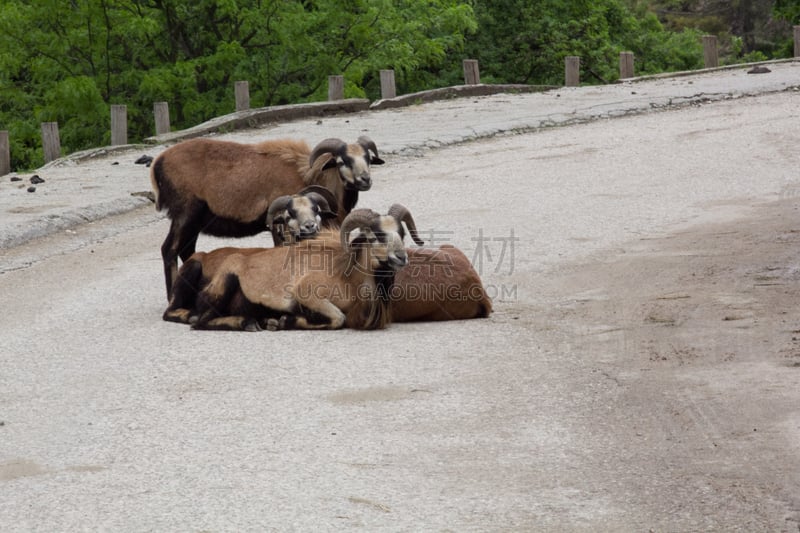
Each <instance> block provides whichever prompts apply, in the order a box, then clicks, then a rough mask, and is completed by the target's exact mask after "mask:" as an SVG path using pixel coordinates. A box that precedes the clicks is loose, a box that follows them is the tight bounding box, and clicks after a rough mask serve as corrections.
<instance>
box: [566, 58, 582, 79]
mask: <svg viewBox="0 0 800 533" xmlns="http://www.w3.org/2000/svg"><path fill="white" fill-rule="evenodd" d="M564 81H565V85H566V86H567V87H577V86H578V85H580V84H581V58H580V57H579V56H567V57H566V59H565V60H564Z"/></svg>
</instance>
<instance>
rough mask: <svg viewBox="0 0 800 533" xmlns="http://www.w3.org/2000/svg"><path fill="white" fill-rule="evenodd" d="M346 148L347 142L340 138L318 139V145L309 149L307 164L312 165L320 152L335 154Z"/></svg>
mask: <svg viewBox="0 0 800 533" xmlns="http://www.w3.org/2000/svg"><path fill="white" fill-rule="evenodd" d="M346 148H347V143H345V142H344V141H343V140H341V139H336V138H330V139H325V140H323V141H320V142H319V144H318V145H316V146H315V147H314V149H313V150H311V155H310V156H308V164H309V165H311V166H314V161H316V160H317V158H318V157H319V156H321V155H322V154H328V153H331V154H335V153H338V152H341V151H342V150H344V149H346Z"/></svg>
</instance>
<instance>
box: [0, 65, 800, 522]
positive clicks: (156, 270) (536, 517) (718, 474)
mask: <svg viewBox="0 0 800 533" xmlns="http://www.w3.org/2000/svg"><path fill="white" fill-rule="evenodd" d="M740 75H744V74H740ZM687 82H688V80H683V81H682V82H681V83H684V84H686V83H687ZM659 83H661V82H659ZM620 87H622V86H620ZM586 90H587V91H594V90H595V89H586ZM598 90H599V89H598ZM614 90H622V89H621V88H617V89H614ZM625 90H626V91H627V93H631V92H632V91H634V92H638V91H640V90H641V89H638V90H637V89H631V87H627V88H626V89H625ZM575 92H579V91H577V90H576V91H575ZM768 92H769V91H768ZM531 96H532V95H521V96H519V98H522V99H527V98H529V97H531ZM540 96H541V95H540ZM634 96H635V95H634ZM551 97H552V98H553V99H554V101H555V100H556V99H557V98H560V97H556V96H553V95H551ZM620 97H621V98H622V96H620ZM496 98H506V99H508V100H511V101H513V100H514V99H515V98H517V97H514V96H505V97H496ZM798 98H799V97H798V95H797V93H796V92H793V91H780V92H770V94H765V95H763V96H757V97H756V96H754V97H747V98H733V99H731V98H720V99H719V101H716V102H708V103H705V104H704V105H697V106H684V107H681V108H679V109H675V110H671V111H668V112H660V113H646V114H637V115H635V116H619V117H618V118H613V119H610V120H595V121H591V122H588V123H587V122H586V121H584V120H576V121H575V124H572V125H570V126H566V127H563V128H545V129H542V130H537V131H530V132H527V131H526V132H523V133H520V134H518V135H505V136H500V137H496V138H488V139H480V138H478V139H476V140H473V141H470V142H466V141H467V140H468V139H466V138H465V137H464V135H460V138H459V139H456V140H457V141H458V142H456V143H455V144H453V143H452V142H447V143H440V142H439V141H436V142H431V143H430V145H431V146H428V147H427V148H426V147H425V146H423V145H421V144H420V143H412V142H408V143H406V145H403V144H402V143H400V142H398V141H393V140H392V139H394V138H393V137H392V136H391V135H389V134H386V139H387V140H386V141H385V142H384V141H382V139H383V137H382V136H381V137H380V138H381V141H379V146H381V145H384V146H387V145H388V146H387V149H386V152H387V154H388V156H387V165H385V166H384V167H381V168H376V170H375V172H374V177H375V182H376V185H375V187H374V190H372V191H370V192H369V194H368V195H366V194H365V195H364V197H363V202H362V203H363V205H364V206H369V207H373V208H375V209H378V210H385V209H386V208H387V207H388V205H389V204H391V203H393V202H401V203H404V204H406V205H407V206H408V207H409V208H410V209H411V211H412V212H413V213H414V215H415V218H416V220H417V223H418V225H419V226H420V228H421V229H422V230H423V232H424V234H427V235H426V236H427V240H429V241H431V240H432V241H434V242H435V243H443V242H450V243H452V244H455V245H457V246H459V247H460V248H462V249H463V250H464V251H465V252H466V253H467V255H468V256H469V257H470V258H471V259H472V260H473V262H474V264H475V265H476V267H477V268H478V269H479V270H480V272H481V275H482V277H483V279H484V282H485V284H486V286H487V288H488V289H489V290H490V293H491V294H492V295H493V296H494V297H495V309H496V310H495V313H494V314H493V316H492V317H491V318H489V319H486V320H473V321H464V322H446V323H424V324H402V325H397V324H396V325H392V326H391V327H390V328H389V329H387V330H385V331H377V332H366V333H365V332H354V331H334V332H297V331H290V332H277V333H269V332H262V333H257V334H247V333H226V332H197V331H192V330H190V329H188V328H186V327H184V326H181V325H177V324H173V323H166V322H162V321H161V320H160V316H161V313H162V312H163V309H164V307H165V300H164V294H163V293H164V289H163V277H162V271H161V260H160V257H159V246H160V242H161V240H162V239H163V237H164V235H165V234H166V230H167V222H166V221H165V220H164V219H162V218H161V217H160V216H158V215H156V214H154V213H153V211H152V206H144V207H140V208H137V209H134V210H132V211H128V212H125V213H121V214H117V215H114V216H111V217H108V218H102V219H101V220H98V221H96V222H92V223H88V224H83V225H77V226H70V228H69V229H68V231H65V230H61V231H59V232H57V233H53V234H51V235H49V236H47V237H44V238H41V239H37V240H33V241H30V242H27V243H26V244H22V245H20V246H16V247H13V248H7V249H5V250H3V251H2V253H3V257H2V262H3V265H4V269H3V270H4V273H3V274H2V275H0V295H2V301H3V303H4V309H5V312H4V313H3V314H2V316H0V331H1V332H2V348H0V369H2V371H0V423H2V425H0V524H3V526H2V527H1V528H0V529H7V530H9V531H74V530H109V531H111V530H113V531H264V530H274V531H332V530H342V529H344V530H364V531H509V530H516V531H648V530H651V529H652V530H654V531H696V530H734V529H744V530H748V531H757V530H763V531H781V530H785V531H796V530H797V529H798V521H799V520H800V496H798V495H800V479H799V478H798V475H797V472H800V455H798V452H799V451H800V450H799V449H798V447H797V444H796V443H797V442H798V439H797V437H798V435H800V409H798V407H797V406H798V405H800V403H798V402H797V400H800V387H798V379H799V378H798V374H797V369H796V368H794V367H793V366H790V365H787V364H786V361H787V360H791V361H794V359H791V358H793V357H795V354H794V352H792V351H789V352H786V351H785V346H783V345H781V346H777V344H776V342H777V341H772V342H767V340H766V339H775V338H778V337H777V336H780V338H781V339H784V337H786V339H785V340H786V343H788V344H787V346H789V349H794V348H792V346H793V345H792V344H791V343H792V342H793V341H791V340H789V339H791V335H792V334H791V331H794V330H797V331H800V317H798V314H797V312H796V306H792V305H790V304H789V303H787V301H785V300H781V299H778V298H777V296H776V297H775V299H773V300H762V299H761V298H762V296H760V295H761V294H763V293H753V294H751V292H746V294H747V295H748V296H747V299H744V297H743V296H739V300H737V299H736V296H737V294H744V293H745V292H743V291H742V289H741V287H737V285H736V280H751V278H753V276H755V278H758V279H759V280H760V281H758V280H756V281H755V282H753V283H756V284H757V283H763V282H765V280H766V281H769V280H770V279H776V278H777V277H780V276H782V277H781V278H780V281H781V283H782V284H783V285H780V286H776V287H773V288H774V289H775V290H776V291H777V292H780V293H781V294H784V293H785V294H791V295H792V296H794V295H795V294H797V292H798V291H797V282H798V281H799V280H798V279H797V275H800V274H797V272H800V269H798V268H797V261H798V259H797V257H798V256H797V253H796V249H797V248H796V246H795V243H796V236H797V233H798V232H800V218H798V211H797V209H796V208H795V207H793V200H792V196H794V195H795V194H796V192H797V191H798V190H800V181H798V180H800V178H798V177H797V171H796V169H797V162H798V160H797V149H796V147H797V145H798V140H800V125H799V123H798V120H797V119H798V117H797V109H798V107H797V106H798ZM488 101H492V102H495V101H497V100H496V99H489V100H488ZM485 102H486V101H485V100H481V101H480V103H479V104H478V105H476V108H475V112H478V110H480V109H483V108H482V107H481V105H482V103H485ZM698 103H702V102H699V101H698ZM444 105H445V104H442V106H444ZM447 105H450V106H454V105H455V106H457V107H458V111H453V112H454V113H455V114H456V115H458V116H462V115H463V113H468V112H471V110H472V107H471V105H470V102H449V103H447ZM623 108H624V106H617V108H616V109H623ZM450 109H452V108H450ZM518 109H519V108H518ZM424 111H425V108H424V107H421V108H420V109H417V108H411V109H408V110H405V111H392V112H390V113H391V114H392V115H391V116H395V115H394V114H395V113H404V112H405V113H424ZM387 113H389V112H387ZM611 114H613V115H626V113H623V112H619V113H611ZM383 116H389V115H383ZM332 120H333V119H332ZM335 120H336V121H345V120H351V122H352V121H355V120H356V119H355V118H353V119H344V118H337V119H335ZM327 122H329V121H326V123H327ZM391 126H392V124H391V123H390V122H388V123H386V124H385V125H384V126H382V127H384V128H389V129H390V128H391ZM351 127H352V128H353V129H354V130H358V129H359V126H358V124H351ZM494 127H495V128H497V127H498V126H497V125H494ZM441 128H442V130H443V131H444V130H445V129H446V126H445V125H444V124H441ZM513 128H514V126H513V124H512V125H509V126H508V129H513ZM364 129H366V128H364ZM522 129H523V130H525V128H522ZM282 131H283V130H282ZM264 133H265V132H261V134H262V135H263V134H264ZM266 133H268V132H266ZM370 134H371V135H373V137H374V138H376V139H377V138H379V137H378V135H377V134H376V133H375V132H374V131H372V130H370ZM419 135H426V133H425V132H419ZM431 135H432V136H436V137H437V138H438V137H439V136H438V135H434V134H431ZM492 135H494V134H492ZM231 136H232V137H237V136H238V137H239V138H244V137H245V134H244V133H236V134H232V135H231ZM483 136H484V135H483V134H480V133H479V134H478V135H476V137H483ZM314 137H316V135H315V136H314ZM392 143H396V144H392ZM440 144H442V146H441V147H438V148H437V146H439V145H440ZM404 146H405V147H404ZM87 172H89V171H87ZM136 179H137V180H138V179H139V178H136ZM140 181H141V180H140ZM141 183H145V184H146V181H142V182H141ZM98 186H100V185H98ZM139 186H140V183H138V182H137V185H136V186H135V187H139ZM126 192H128V191H126ZM52 199H53V198H52V197H51V200H52ZM65 202H68V200H65ZM764 213H768V214H769V216H770V217H771V218H770V219H769V220H774V221H775V222H774V224H773V226H769V227H768V228H767V227H761V226H757V225H753V224H755V223H754V222H753V223H750V225H748V226H747V227H748V228H750V227H752V228H754V229H752V234H750V235H749V236H748V237H747V240H746V242H747V243H748V245H749V246H753V247H756V246H758V245H759V239H758V238H757V236H758V235H760V234H761V233H760V232H761V231H763V232H766V231H767V230H769V231H770V232H771V233H769V235H771V236H772V235H773V234H774V235H777V236H776V237H774V238H773V237H770V239H768V240H769V242H770V243H772V244H773V246H772V247H771V248H768V249H766V248H765V249H763V250H762V249H759V250H761V251H760V252H759V253H758V254H756V257H755V258H753V259H752V261H754V263H753V264H754V265H755V262H758V261H765V263H764V264H763V265H761V264H760V266H758V267H756V266H748V267H747V268H746V269H745V268H744V267H742V269H744V270H741V271H740V270H736V268H735V262H736V261H737V257H738V256H736V255H734V256H733V257H729V256H725V257H726V261H729V262H730V263H731V264H732V265H733V268H732V270H731V272H732V275H731V277H730V278H726V279H725V280H722V279H721V278H715V277H713V274H714V272H715V271H714V269H713V268H712V266H713V265H711V264H710V263H696V264H695V263H692V267H691V269H689V270H683V269H682V266H681V265H683V264H684V262H685V261H689V258H692V260H693V261H701V260H710V259H709V258H717V257H721V255H720V254H722V253H723V252H724V251H726V250H727V251H728V252H730V250H732V249H733V246H734V244H733V243H735V242H736V241H737V240H740V241H741V242H745V241H742V239H744V238H745V237H742V238H741V239H740V238H739V234H738V233H736V232H737V231H740V230H742V228H743V227H744V226H745V225H746V224H745V223H744V222H743V221H751V222H752V221H754V220H755V221H758V220H761V219H762V218H763V219H766V218H765V217H766V215H764ZM764 234H765V235H766V233H764ZM676 235H677V236H681V238H682V239H683V240H681V241H680V243H679V245H676V244H674V243H675V242H677V241H669V242H671V243H673V245H674V246H673V248H669V247H667V246H666V245H665V244H663V242H662V241H663V240H665V239H666V240H669V239H673V238H674V236H676ZM726 236H728V237H726ZM734 237H735V238H734ZM266 239H267V238H266V236H263V237H254V238H252V239H247V240H242V241H234V242H233V244H237V245H242V246H245V245H253V243H259V242H265V241H266ZM725 239H727V240H725ZM792 239H795V240H792ZM223 243H231V241H221V240H217V239H212V238H206V237H203V238H201V240H200V242H199V248H200V249H210V248H214V247H217V246H219V245H220V244H223ZM792 246H795V248H792ZM781 254H783V255H781ZM622 256H624V257H626V258H627V259H626V261H627V262H624V263H620V262H619V261H618V257H622ZM634 257H640V258H641V257H646V258H648V259H654V258H655V259H658V258H668V259H669V260H670V261H671V263H670V264H669V267H670V268H666V267H664V268H661V267H659V268H655V269H654V270H652V271H651V270H648V269H647V268H644V267H643V266H642V265H641V264H639V263H636V262H635V261H633V260H632V258H634ZM676 258H677V259H676ZM686 264H688V263H686ZM704 265H705V266H704ZM714 265H716V266H714V268H716V269H717V271H718V270H719V269H720V267H719V265H717V264H716V263H714ZM662 266H663V265H662ZM770 268H772V269H773V270H769V269H770ZM759 269H760V270H759ZM779 269H780V270H779ZM793 269H794V270H793ZM693 276H694V278H695V279H697V280H699V279H701V278H702V280H704V282H703V283H700V282H696V281H692V279H693ZM697 276H700V278H698V277H697ZM770 276H771V277H770ZM755 278H753V279H755ZM762 278H763V279H762ZM723 281H724V283H725V292H724V293H716V292H714V293H711V292H708V291H706V293H703V290H704V289H703V288H704V287H707V286H708V287H710V286H711V285H713V284H714V283H719V284H720V285H719V287H721V286H722V284H723ZM751 285H752V283H751ZM751 285H748V291H752V290H753V288H752V286H751ZM773 285H777V282H776V283H775V284H773ZM681 287H683V289H681ZM719 287H717V288H719ZM681 290H683V291H685V292H680V291H681ZM709 290H710V289H709ZM720 290H721V289H720ZM704 294H705V295H704ZM621 295H625V298H621ZM640 295H647V297H648V298H650V299H648V300H646V301H645V300H643V299H637V298H639V297H640ZM704 298H705V299H704ZM706 300H708V301H712V300H713V301H715V302H717V303H719V302H721V301H724V302H725V303H726V305H731V306H734V307H735V308H736V311H735V312H736V313H739V314H740V315H741V314H742V313H750V314H747V315H746V317H745V318H742V320H745V319H746V320H749V321H751V322H752V323H751V322H747V323H746V324H743V323H742V322H740V321H739V320H740V319H739V315H734V314H730V313H733V312H734V311H730V312H728V311H726V313H729V314H723V315H720V316H716V315H713V316H712V314H709V313H710V311H709V312H708V313H706V314H703V315H702V316H703V317H704V318H703V319H704V320H708V323H709V324H712V326H711V327H709V328H705V329H702V330H699V329H681V328H684V326H686V327H688V325H690V324H692V320H697V319H698V317H699V316H700V315H701V314H702V311H703V310H704V309H706V307H704V306H703V305H700V304H699V303H697V302H705V301H706ZM793 301H795V302H796V300H793ZM675 302H677V303H678V304H681V305H684V304H685V305H691V306H693V307H692V308H691V309H692V310H693V312H694V314H688V315H686V314H685V313H684V315H685V316H688V317H689V318H686V319H685V321H684V319H680V320H679V319H677V318H675V317H678V316H684V315H681V314H679V313H677V311H675V312H674V313H673V314H669V313H667V311H669V312H673V311H674V309H672V308H669V309H667V308H666V307H665V306H666V305H667V304H669V305H672V304H675ZM695 304H696V305H695ZM676 305H677V304H676ZM587 306H588V307H587ZM659 306H660V307H659ZM687 313H688V312H687ZM704 323H705V322H704ZM773 324H774V328H777V329H771V328H772V325H773ZM743 325H744V326H748V325H749V326H750V327H749V329H747V328H745V329H741V328H740V329H738V330H733V329H725V328H728V327H730V328H733V327H738V326H743ZM717 326H719V328H718V329H719V333H718V334H717V333H713V332H714V331H715V330H716V329H717ZM642 328H645V329H644V330H643V329H642ZM742 331H744V332H746V333H747V335H748V336H747V342H737V343H734V344H737V346H729V344H730V343H727V344H726V343H725V342H723V340H722V339H724V338H728V339H732V338H736V339H739V340H741V338H740V337H733V335H734V334H737V335H738V334H739V333H741V332H742ZM736 332H739V333H736ZM669 346H674V347H675V350H674V354H673V353H672V352H669V354H667V352H666V351H664V350H662V348H668V347H669ZM690 348H691V349H690ZM737 350H738V351H737ZM782 350H784V351H782ZM662 353H664V354H667V355H669V357H670V358H672V359H670V360H669V361H668V360H667V355H664V356H663V357H664V361H666V363H664V364H663V365H662V363H661V362H660V361H662V360H661V359H660V357H662V355H661V354H662ZM654 354H656V355H654ZM675 354H683V355H682V358H677V359H676V357H677V356H676V355H675ZM787 354H788V355H787ZM712 355H713V357H712ZM797 357H798V358H800V351H798V353H797ZM787 358H789V359H787ZM658 365H661V366H658ZM754 391H756V392H757V393H754ZM754 421H757V423H756V422H754Z"/></svg>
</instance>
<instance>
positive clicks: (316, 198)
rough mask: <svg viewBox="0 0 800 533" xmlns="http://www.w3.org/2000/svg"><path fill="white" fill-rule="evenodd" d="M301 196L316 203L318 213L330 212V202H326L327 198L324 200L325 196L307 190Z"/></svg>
mask: <svg viewBox="0 0 800 533" xmlns="http://www.w3.org/2000/svg"><path fill="white" fill-rule="evenodd" d="M303 196H305V197H306V198H308V199H309V200H311V201H312V202H314V203H315V204H317V207H319V212H320V214H330V213H332V211H331V206H330V204H328V200H326V199H325V197H323V196H322V195H321V194H319V193H316V192H309V193H306V194H304V195H303Z"/></svg>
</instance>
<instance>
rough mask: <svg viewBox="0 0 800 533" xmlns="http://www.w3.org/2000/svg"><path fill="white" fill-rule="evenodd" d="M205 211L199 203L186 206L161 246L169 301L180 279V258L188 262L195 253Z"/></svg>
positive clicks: (173, 221)
mask: <svg viewBox="0 0 800 533" xmlns="http://www.w3.org/2000/svg"><path fill="white" fill-rule="evenodd" d="M203 209H205V207H204V205H203V204H199V203H195V204H192V205H190V206H186V209H185V211H184V213H183V214H182V215H180V216H177V217H175V218H173V219H172V222H171V224H170V226H169V233H167V238H166V239H164V244H162V245H161V257H162V259H163V260H164V277H165V279H166V282H167V299H169V297H170V294H171V292H172V286H173V285H174V284H175V280H176V279H177V278H178V257H180V258H181V260H182V261H186V260H187V259H189V257H191V256H192V254H193V253H194V252H195V247H196V246H197V237H198V235H199V233H200V222H201V221H202V218H203Z"/></svg>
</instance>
